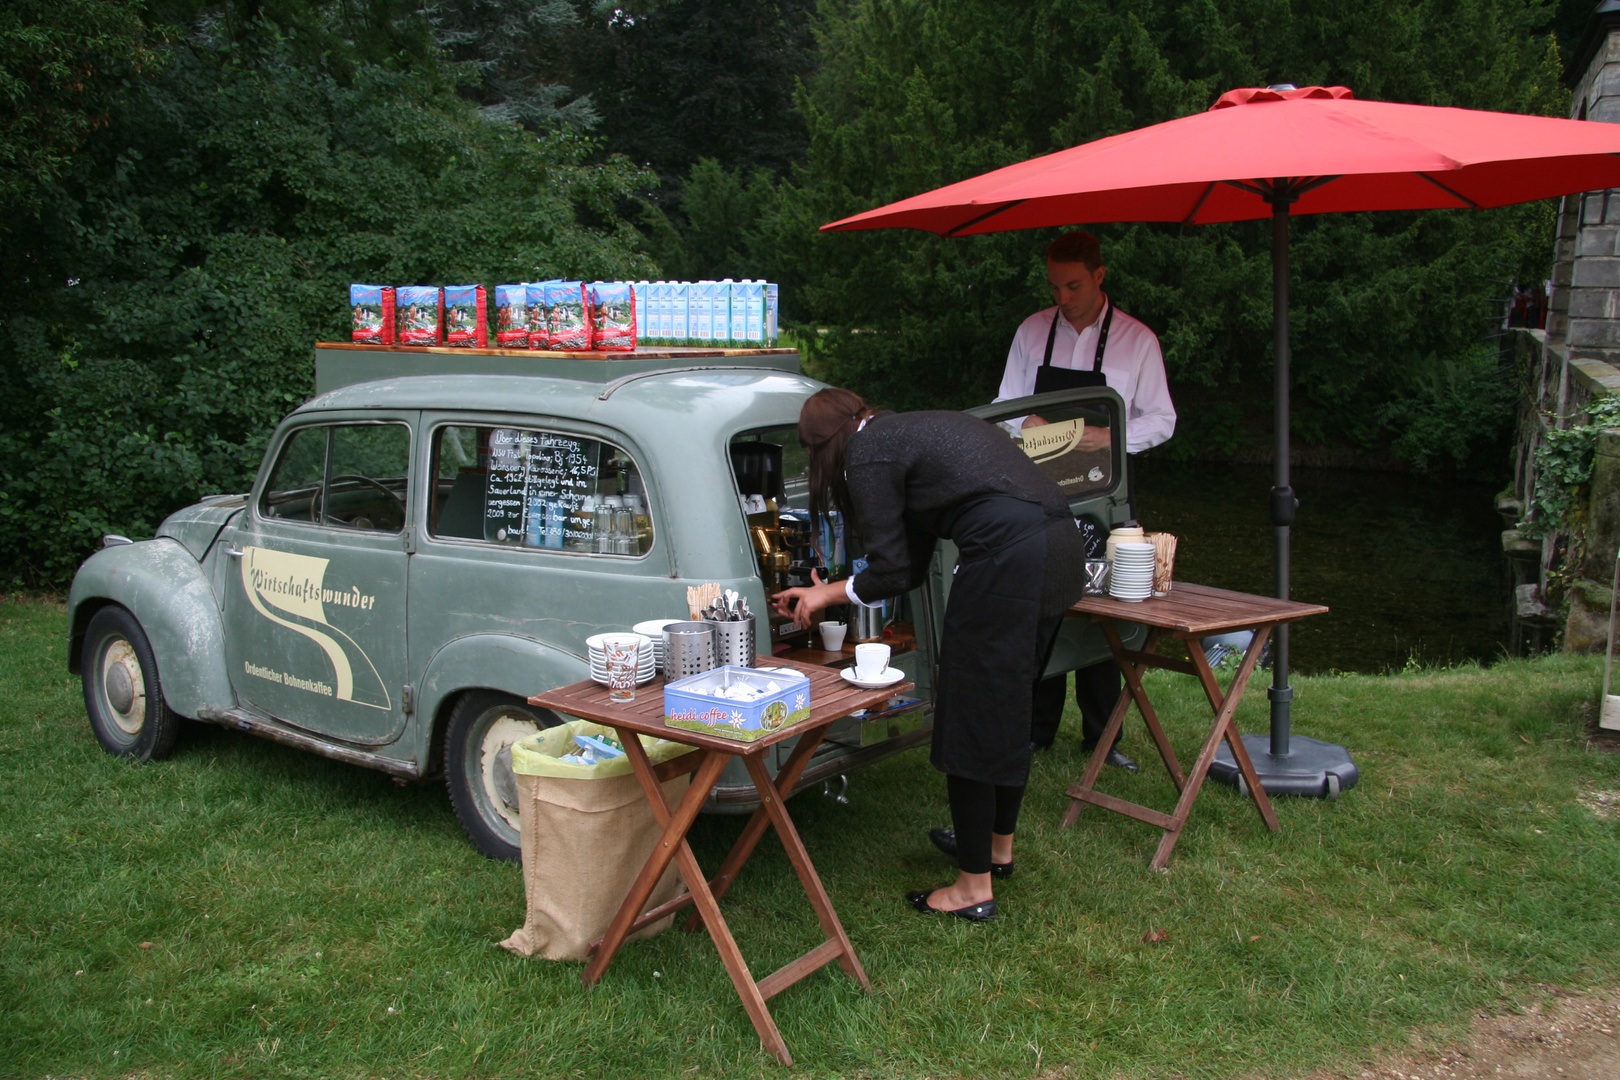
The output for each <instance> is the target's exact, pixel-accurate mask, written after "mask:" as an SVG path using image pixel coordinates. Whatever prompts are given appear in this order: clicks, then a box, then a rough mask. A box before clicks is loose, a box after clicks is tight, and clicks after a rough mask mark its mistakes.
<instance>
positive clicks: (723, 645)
mask: <svg viewBox="0 0 1620 1080" xmlns="http://www.w3.org/2000/svg"><path fill="white" fill-rule="evenodd" d="M703 625H705V626H708V627H711V628H713V630H714V655H715V666H717V667H724V666H725V665H727V664H731V665H734V666H736V667H753V666H754V648H755V640H754V620H753V618H752V617H750V618H747V619H738V620H736V621H729V622H708V623H704V624H703Z"/></svg>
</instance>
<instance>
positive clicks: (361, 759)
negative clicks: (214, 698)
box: [197, 709, 422, 780]
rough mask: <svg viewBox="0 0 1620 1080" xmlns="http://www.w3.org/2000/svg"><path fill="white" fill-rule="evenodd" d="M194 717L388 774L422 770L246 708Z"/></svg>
mask: <svg viewBox="0 0 1620 1080" xmlns="http://www.w3.org/2000/svg"><path fill="white" fill-rule="evenodd" d="M197 719H199V720H207V721H209V722H210V723H215V724H219V725H221V726H222V727H229V728H235V729H237V730H238V731H246V732H249V733H250V734H253V735H258V736H260V737H261V738H265V739H269V740H270V741H271V742H278V743H283V744H285V745H287V746H294V747H297V748H298V749H300V750H310V751H313V752H314V753H317V754H319V755H321V756H322V757H328V758H331V759H332V760H333V761H342V762H345V763H347V764H349V765H359V766H361V767H363V768H367V769H376V770H378V771H379V772H385V773H387V774H388V775H390V776H398V777H403V778H404V779H407V780H420V779H421V778H422V769H421V766H420V765H418V764H417V763H416V762H414V761H400V760H399V759H398V758H388V757H383V756H382V755H381V754H368V753H366V752H365V751H363V750H350V749H348V748H347V747H343V746H333V745H332V744H331V743H329V742H327V741H325V740H324V739H317V738H315V737H314V736H313V735H304V734H301V733H300V732H296V731H288V730H287V729H286V728H284V727H281V726H280V725H278V724H276V723H275V722H274V721H272V720H267V719H265V718H264V717H262V716H257V715H255V714H253V713H250V712H248V711H247V710H245V709H203V710H201V711H200V712H199V713H198V715H197Z"/></svg>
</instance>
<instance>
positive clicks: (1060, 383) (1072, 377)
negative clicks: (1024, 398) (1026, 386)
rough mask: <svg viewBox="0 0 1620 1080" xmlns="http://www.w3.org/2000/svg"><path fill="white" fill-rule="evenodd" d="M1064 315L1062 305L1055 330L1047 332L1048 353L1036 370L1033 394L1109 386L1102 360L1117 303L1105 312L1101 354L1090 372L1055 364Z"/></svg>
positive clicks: (1054, 322) (1054, 317)
mask: <svg viewBox="0 0 1620 1080" xmlns="http://www.w3.org/2000/svg"><path fill="white" fill-rule="evenodd" d="M1061 318H1063V309H1062V308H1058V309H1057V310H1056V311H1054V312H1052V329H1050V330H1048V331H1047V332H1046V356H1045V357H1044V358H1043V359H1042V360H1041V366H1040V367H1038V368H1036V369H1035V389H1034V390H1033V391H1032V393H1036V394H1049V393H1051V392H1052V391H1054V390H1082V389H1086V388H1087V387H1092V386H1107V385H1108V380H1107V379H1105V378H1104V377H1103V369H1102V362H1103V353H1104V352H1106V351H1107V349H1108V328H1109V327H1110V326H1111V325H1113V322H1114V305H1113V304H1112V303H1109V305H1108V311H1107V313H1106V314H1104V315H1103V321H1102V328H1101V329H1099V330H1098V331H1097V354H1096V355H1095V356H1093V357H1092V358H1091V370H1090V371H1080V370H1076V369H1075V368H1059V367H1053V366H1052V344H1053V342H1055V341H1057V328H1058V320H1059V319H1061Z"/></svg>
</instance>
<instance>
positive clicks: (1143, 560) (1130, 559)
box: [1108, 543, 1155, 603]
mask: <svg viewBox="0 0 1620 1080" xmlns="http://www.w3.org/2000/svg"><path fill="white" fill-rule="evenodd" d="M1154 561H1155V560H1154V547H1153V545H1152V544H1147V543H1123V544H1117V545H1115V547H1114V565H1113V566H1112V567H1111V568H1110V569H1109V571H1108V595H1109V596H1112V597H1113V598H1114V599H1115V600H1127V601H1130V602H1131V603H1136V602H1138V601H1141V600H1146V599H1147V598H1148V597H1150V596H1152V595H1153V567H1154Z"/></svg>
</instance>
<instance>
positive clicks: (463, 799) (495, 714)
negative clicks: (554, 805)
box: [444, 690, 561, 862]
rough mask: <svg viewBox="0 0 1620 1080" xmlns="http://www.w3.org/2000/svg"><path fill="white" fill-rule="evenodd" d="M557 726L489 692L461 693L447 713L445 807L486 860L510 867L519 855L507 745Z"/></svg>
mask: <svg viewBox="0 0 1620 1080" xmlns="http://www.w3.org/2000/svg"><path fill="white" fill-rule="evenodd" d="M559 723H561V721H559V720H558V719H557V715H556V714H555V713H553V712H552V711H551V710H550V709H538V708H535V707H534V706H533V705H530V704H528V703H527V702H525V701H523V700H521V699H519V698H515V697H513V696H511V695H510V694H502V693H499V692H498V691H494V690H473V691H470V692H468V693H466V694H463V695H462V696H461V700H459V701H457V702H456V705H455V708H454V709H452V710H451V712H450V724H449V728H448V730H447V731H446V732H445V741H444V776H445V783H446V784H447V785H448V786H449V788H450V804H451V805H452V806H454V807H455V809H456V817H457V818H458V819H460V821H461V827H462V828H463V829H465V830H466V832H467V838H468V839H469V840H471V841H472V842H473V846H474V847H476V848H477V849H478V850H479V851H481V852H483V853H484V854H485V855H487V856H488V857H490V858H491V859H508V860H511V861H514V862H515V861H517V859H518V858H519V857H520V855H521V854H522V847H521V835H520V831H519V824H518V821H519V819H518V791H517V777H516V776H515V775H513V773H512V744H513V743H515V742H517V741H518V740H519V739H522V738H526V737H527V736H529V735H533V734H534V733H535V732H537V731H542V730H544V729H545V728H548V727H555V726H556V725H557V724H559Z"/></svg>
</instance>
